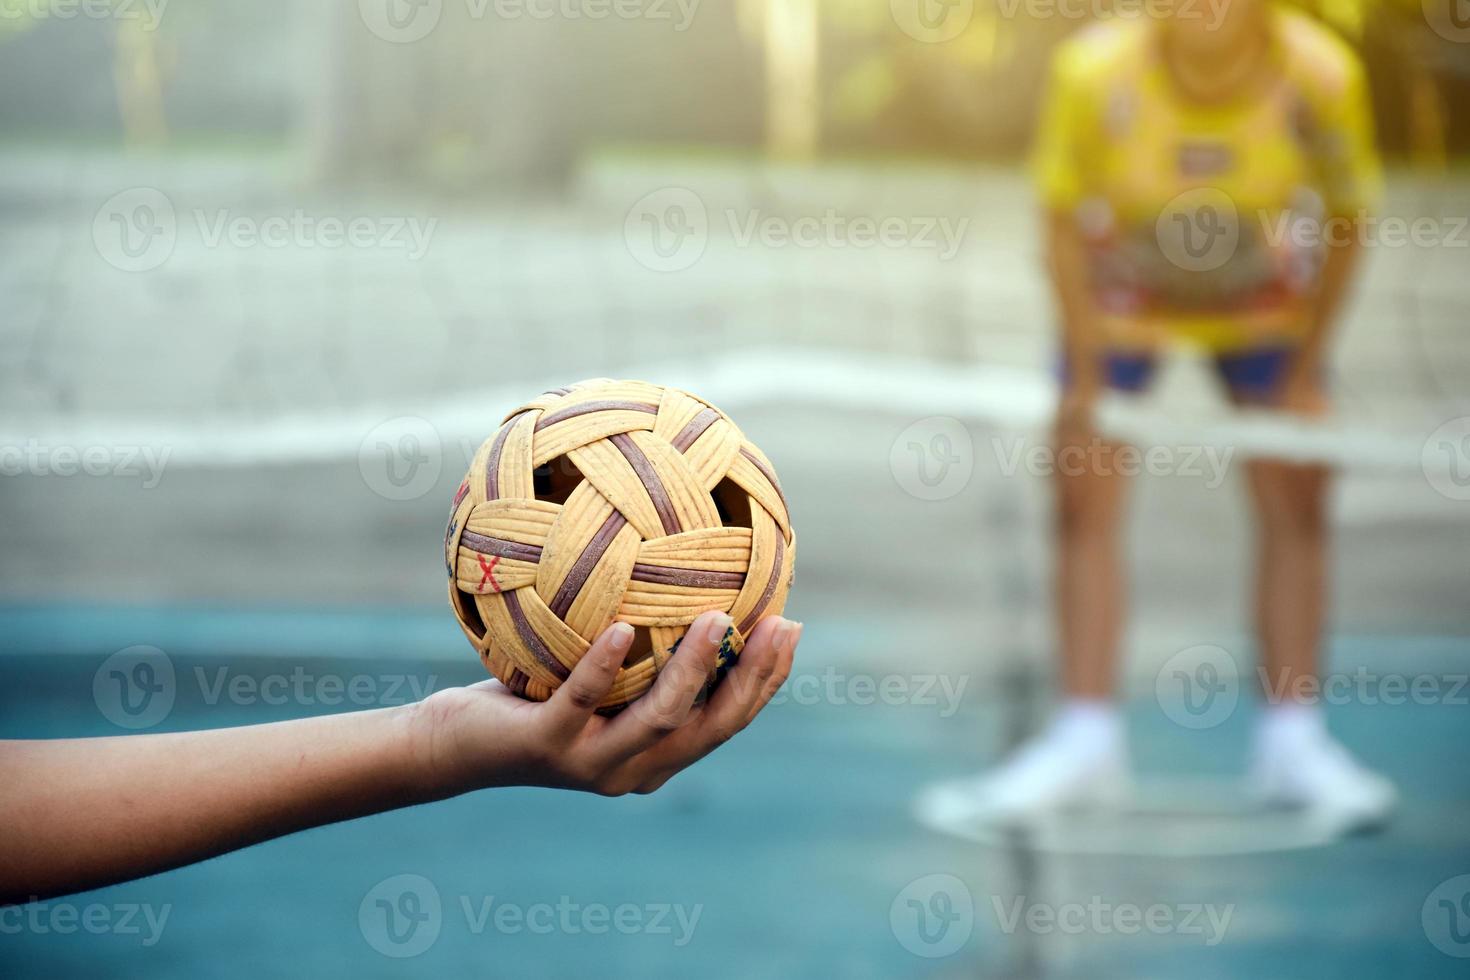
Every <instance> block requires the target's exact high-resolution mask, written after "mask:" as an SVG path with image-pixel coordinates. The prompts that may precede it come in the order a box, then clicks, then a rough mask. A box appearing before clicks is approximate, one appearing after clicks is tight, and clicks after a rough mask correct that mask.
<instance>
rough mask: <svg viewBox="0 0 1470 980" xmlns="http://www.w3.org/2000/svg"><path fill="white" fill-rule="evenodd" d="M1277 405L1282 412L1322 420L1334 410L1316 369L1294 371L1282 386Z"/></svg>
mask: <svg viewBox="0 0 1470 980" xmlns="http://www.w3.org/2000/svg"><path fill="white" fill-rule="evenodd" d="M1276 405H1277V407H1278V408H1280V409H1281V410H1282V411H1286V412H1291V413H1293V414H1296V415H1301V416H1304V417H1306V418H1321V417H1322V416H1324V415H1326V414H1327V413H1328V412H1329V411H1331V409H1332V401H1331V399H1330V398H1329V397H1328V395H1327V391H1326V389H1325V388H1324V387H1323V386H1322V377H1321V374H1320V373H1319V372H1318V371H1317V370H1316V369H1315V368H1310V369H1298V370H1294V371H1292V373H1291V374H1289V375H1288V376H1287V378H1286V381H1285V382H1284V383H1283V384H1282V386H1281V391H1280V392H1279V393H1278V395H1277V398H1276Z"/></svg>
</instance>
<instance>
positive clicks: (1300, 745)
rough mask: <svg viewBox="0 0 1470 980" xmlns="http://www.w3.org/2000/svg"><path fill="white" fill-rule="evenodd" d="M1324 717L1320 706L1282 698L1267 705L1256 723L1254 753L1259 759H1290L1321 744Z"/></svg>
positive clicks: (1325, 726)
mask: <svg viewBox="0 0 1470 980" xmlns="http://www.w3.org/2000/svg"><path fill="white" fill-rule="evenodd" d="M1326 735H1327V719H1326V718H1325V717H1324V715H1323V713H1322V706H1321V705H1317V704H1302V703H1300V702H1298V701H1285V702H1283V703H1281V704H1268V705H1266V706H1265V707H1264V708H1263V709H1262V710H1261V717H1260V719H1259V720H1258V721H1257V722H1256V754H1257V757H1258V758H1261V759H1291V758H1295V757H1297V756H1300V755H1302V754H1303V753H1305V752H1310V751H1311V750H1313V749H1315V748H1316V747H1318V746H1319V745H1321V744H1322V740H1323V739H1324V738H1325V737H1326Z"/></svg>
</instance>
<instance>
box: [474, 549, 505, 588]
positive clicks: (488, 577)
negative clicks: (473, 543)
mask: <svg viewBox="0 0 1470 980" xmlns="http://www.w3.org/2000/svg"><path fill="white" fill-rule="evenodd" d="M475 557H476V558H478V559H479V560H480V571H481V572H483V573H484V574H483V575H481V576H480V584H479V585H477V586H475V591H476V592H484V591H485V583H486V582H489V583H490V588H492V589H494V590H495V591H496V592H499V591H500V583H499V582H497V581H495V566H496V565H497V564H499V562H500V556H499V555H495V556H494V557H492V558H491V559H490V561H489V562H486V561H485V556H484V555H476V556H475Z"/></svg>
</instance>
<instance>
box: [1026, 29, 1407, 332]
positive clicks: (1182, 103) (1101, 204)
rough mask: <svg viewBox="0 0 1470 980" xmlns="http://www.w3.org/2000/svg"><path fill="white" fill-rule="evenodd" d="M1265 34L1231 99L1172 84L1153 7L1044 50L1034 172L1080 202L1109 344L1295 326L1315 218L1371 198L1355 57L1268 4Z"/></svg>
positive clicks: (1055, 192) (1318, 252)
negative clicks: (1189, 94)
mask: <svg viewBox="0 0 1470 980" xmlns="http://www.w3.org/2000/svg"><path fill="white" fill-rule="evenodd" d="M1271 35H1272V38H1271V48H1270V55H1269V59H1270V74H1269V76H1262V77H1261V78H1257V79H1256V80H1255V81H1254V82H1253V83H1252V84H1251V85H1250V86H1249V87H1250V88H1251V90H1252V91H1251V92H1250V94H1243V95H1241V96H1240V97H1239V98H1237V99H1235V100H1233V101H1229V102H1224V103H1212V104H1202V103H1199V102H1194V101H1191V100H1189V99H1188V98H1186V97H1185V96H1184V95H1183V94H1181V93H1180V92H1179V91H1178V90H1177V87H1176V85H1175V84H1174V81H1173V79H1172V76H1171V75H1170V73H1169V70H1168V67H1167V66H1166V65H1165V63H1164V61H1163V55H1162V52H1161V50H1160V44H1159V40H1160V36H1161V27H1160V25H1159V24H1158V23H1157V22H1155V21H1150V20H1134V21H1113V22H1109V23H1106V24H1099V25H1096V26H1093V27H1090V28H1087V29H1085V30H1083V31H1082V33H1080V34H1078V35H1077V36H1075V37H1073V38H1071V39H1069V40H1068V41H1066V42H1065V43H1064V44H1063V45H1062V46H1061V47H1060V48H1059V49H1058V51H1057V53H1056V55H1055V56H1054V59H1053V63H1052V70H1051V79H1050V84H1049V91H1048V93H1047V96H1046V104H1045V109H1044V112H1043V115H1042V121H1041V127H1040V131H1039V135H1038V140H1037V146H1036V152H1035V158H1034V162H1033V163H1034V173H1035V179H1036V182H1037V184H1038V186H1039V190H1040V195H1041V198H1042V201H1043V203H1044V204H1045V205H1046V206H1047V207H1048V208H1051V209H1055V210H1064V211H1067V212H1070V213H1072V214H1073V215H1074V216H1075V219H1076V221H1077V226H1078V228H1079V229H1080V231H1081V233H1082V236H1083V239H1084V241H1085V242H1086V244H1087V248H1088V254H1089V257H1090V262H1091V290H1092V294H1093V297H1094V299H1095V302H1096V304H1097V309H1098V311H1099V312H1100V315H1101V320H1102V327H1103V330H1104V334H1105V341H1106V343H1107V344H1108V345H1109V346H1110V347H1113V348H1115V349H1123V350H1139V349H1151V348H1154V347H1157V346H1160V345H1161V344H1164V343H1167V342H1168V341H1169V340H1170V339H1185V340H1188V341H1192V342H1193V343H1195V344H1197V345H1200V346H1203V347H1205V348H1207V349H1210V350H1213V351H1230V350H1239V349H1243V348H1248V347H1254V346H1260V345H1263V344H1279V343H1283V342H1284V343H1290V342H1291V341H1292V340H1293V339H1295V338H1297V337H1299V336H1300V334H1301V332H1302V331H1303V330H1305V329H1306V327H1307V325H1308V323H1309V320H1310V309H1311V306H1310V304H1311V301H1312V297H1313V295H1314V293H1315V290H1316V286H1317V282H1318V278H1319V274H1320V269H1321V263H1322V256H1323V249H1322V247H1321V242H1322V240H1323V239H1324V238H1326V237H1328V236H1326V235H1325V234H1324V233H1323V227H1324V226H1323V223H1324V222H1326V221H1328V220H1329V219H1339V220H1341V219H1344V218H1354V217H1357V216H1358V215H1359V214H1361V213H1363V212H1366V211H1367V210H1369V209H1371V208H1373V207H1374V206H1375V205H1376V202H1377V200H1378V197H1379V194H1380V190H1381V184H1382V172H1381V168H1380V165H1379V162H1378V157H1377V154H1376V152H1375V150H1374V147H1373V123H1372V111H1371V107H1370V100H1369V96H1368V90H1367V84H1366V80H1365V77H1364V73H1363V70H1362V66H1361V64H1360V63H1359V61H1358V59H1357V58H1356V56H1355V55H1354V54H1353V52H1352V51H1351V50H1350V49H1349V48H1348V47H1347V45H1346V44H1345V43H1343V42H1342V41H1341V40H1340V39H1339V38H1337V37H1336V36H1335V35H1333V34H1332V33H1330V32H1329V31H1328V30H1327V29H1326V28H1324V27H1321V26H1319V25H1317V24H1315V23H1313V22H1312V21H1310V20H1308V19H1307V18H1306V17H1304V16H1301V15H1299V14H1295V13H1290V12H1286V11H1280V10H1278V11H1273V12H1272V14H1271ZM1263 79H1264V80H1263ZM1313 223H1315V224H1313ZM1313 228H1315V230H1316V232H1317V234H1315V235H1313V234H1312V233H1311V230H1312V229H1313ZM1329 228H1330V226H1329ZM1304 231H1306V232H1307V233H1306V234H1304V233H1303V232H1304ZM1329 240H1330V239H1329Z"/></svg>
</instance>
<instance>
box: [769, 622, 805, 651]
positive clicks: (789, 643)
mask: <svg viewBox="0 0 1470 980" xmlns="http://www.w3.org/2000/svg"><path fill="white" fill-rule="evenodd" d="M801 626H802V624H801V623H795V622H792V621H791V620H789V619H783V620H781V625H780V626H778V627H776V635H775V637H774V638H773V644H774V646H775V647H776V651H777V652H778V653H790V652H791V651H792V650H795V649H796V641H797V640H798V639H800V637H801Z"/></svg>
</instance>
